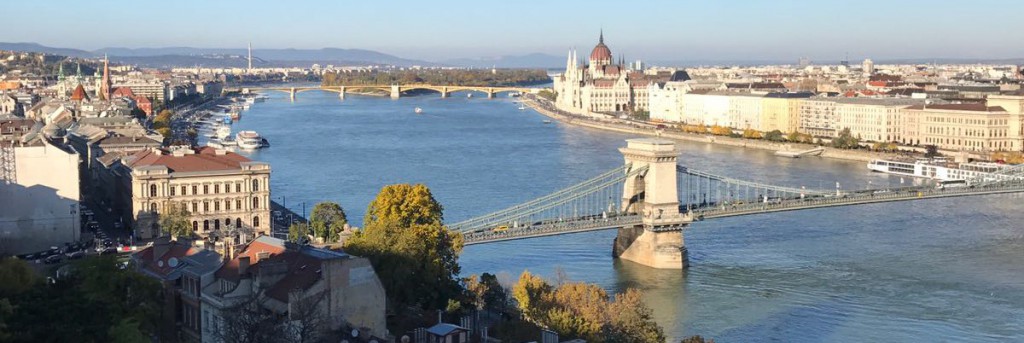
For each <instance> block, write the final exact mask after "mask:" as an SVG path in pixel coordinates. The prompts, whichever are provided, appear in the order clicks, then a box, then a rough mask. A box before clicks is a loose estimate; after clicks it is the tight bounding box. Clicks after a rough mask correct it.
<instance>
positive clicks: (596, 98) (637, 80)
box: [554, 32, 690, 115]
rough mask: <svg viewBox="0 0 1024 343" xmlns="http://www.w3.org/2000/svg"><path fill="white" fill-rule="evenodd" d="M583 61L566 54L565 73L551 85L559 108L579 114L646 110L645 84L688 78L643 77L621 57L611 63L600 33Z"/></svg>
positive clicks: (679, 75) (680, 73) (683, 75)
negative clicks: (592, 48) (556, 95)
mask: <svg viewBox="0 0 1024 343" xmlns="http://www.w3.org/2000/svg"><path fill="white" fill-rule="evenodd" d="M587 62H588V63H587V64H586V65H581V64H580V61H579V59H578V58H577V57H576V51H575V50H570V51H569V56H568V58H566V62H565V72H564V73H562V74H561V75H559V76H556V77H555V82H554V87H555V92H557V94H558V98H557V99H556V101H555V103H556V106H557V107H558V108H559V109H561V110H563V111H568V112H571V113H575V114H581V115H592V114H596V113H605V114H614V113H626V112H641V111H647V110H648V103H647V101H648V100H647V89H648V86H649V85H651V84H652V83H664V82H668V81H686V80H689V79H690V77H689V75H687V74H686V72H685V71H676V72H660V73H655V74H645V73H644V71H643V70H639V69H640V68H637V70H632V69H630V68H628V67H627V65H626V64H625V61H624V60H623V59H621V58H620V60H619V63H613V62H614V61H613V58H612V51H611V49H609V48H608V46H607V45H605V44H604V33H603V32H602V33H601V35H600V37H599V38H598V41H597V46H595V47H594V50H593V51H591V52H590V60H588V61H587ZM638 67H639V66H638Z"/></svg>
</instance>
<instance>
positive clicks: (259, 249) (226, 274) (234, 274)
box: [217, 240, 285, 281]
mask: <svg viewBox="0 0 1024 343" xmlns="http://www.w3.org/2000/svg"><path fill="white" fill-rule="evenodd" d="M263 252H265V253H270V255H271V256H274V255H278V254H281V253H284V252H285V248H284V247H281V246H276V245H271V244H266V243H263V242H260V241H259V240H254V241H252V242H249V245H248V246H246V247H245V249H244V250H243V251H242V252H241V253H239V254H238V256H235V258H233V259H231V260H229V261H227V262H225V263H224V265H223V266H221V267H220V269H218V270H217V278H222V279H228V280H232V281H238V279H239V278H240V276H239V274H238V265H239V261H240V260H239V259H240V258H241V257H248V258H249V266H250V268H249V270H253V269H252V267H253V266H255V265H256V264H257V263H260V262H262V261H260V260H259V259H258V257H257V254H259V253H263Z"/></svg>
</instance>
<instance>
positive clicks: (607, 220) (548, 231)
mask: <svg viewBox="0 0 1024 343" xmlns="http://www.w3.org/2000/svg"><path fill="white" fill-rule="evenodd" d="M640 222H641V220H640V216H639V215H637V214H628V215H621V216H611V217H603V218H602V217H586V218H576V219H572V220H563V221H550V222H546V223H543V224H541V225H530V226H523V227H518V228H511V229H507V230H489V231H482V232H467V233H464V234H463V237H464V238H465V242H466V243H467V244H473V243H481V242H488V241H501V240H511V239H518V238H527V237H537V236H551V235H556V234H565V233H573V232H583V231H592V230H598V229H604V228H616V227H623V226H629V225H637V224H639V223H640Z"/></svg>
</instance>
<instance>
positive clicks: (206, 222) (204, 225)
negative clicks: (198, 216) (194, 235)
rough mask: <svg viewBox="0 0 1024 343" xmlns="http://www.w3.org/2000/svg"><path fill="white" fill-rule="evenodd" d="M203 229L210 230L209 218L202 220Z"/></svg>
mask: <svg viewBox="0 0 1024 343" xmlns="http://www.w3.org/2000/svg"><path fill="white" fill-rule="evenodd" d="M203 231H210V221H209V220H204V221H203Z"/></svg>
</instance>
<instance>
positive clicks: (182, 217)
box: [160, 202, 192, 237]
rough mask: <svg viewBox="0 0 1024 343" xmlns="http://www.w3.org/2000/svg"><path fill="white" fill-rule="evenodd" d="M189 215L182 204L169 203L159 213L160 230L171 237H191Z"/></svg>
mask: <svg viewBox="0 0 1024 343" xmlns="http://www.w3.org/2000/svg"><path fill="white" fill-rule="evenodd" d="M190 215H191V214H190V213H189V212H188V210H186V209H185V205H184V204H179V203H174V202H172V203H169V204H168V205H167V206H166V207H165V209H164V212H163V213H160V229H161V230H163V231H164V232H167V233H168V234H170V235H171V236H173V237H192V224H191V223H189V221H188V219H189V217H190Z"/></svg>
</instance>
